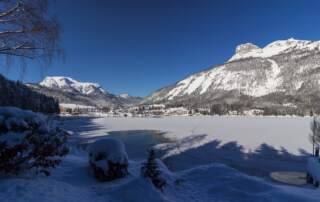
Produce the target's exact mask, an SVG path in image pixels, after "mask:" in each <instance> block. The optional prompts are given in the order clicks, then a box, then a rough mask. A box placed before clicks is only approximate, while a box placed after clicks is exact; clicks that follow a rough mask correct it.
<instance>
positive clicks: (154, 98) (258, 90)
mask: <svg viewBox="0 0 320 202" xmlns="http://www.w3.org/2000/svg"><path fill="white" fill-rule="evenodd" d="M319 83H320V41H306V40H296V39H292V38H290V39H288V40H279V41H275V42H272V43H270V44H268V45H267V46H265V47H264V48H259V47H258V46H256V45H254V44H251V43H246V44H242V45H239V46H237V48H236V51H235V54H234V55H233V56H232V57H231V58H230V59H229V60H228V61H227V62H226V63H224V64H222V65H217V66H214V67H211V68H210V69H208V70H205V71H202V72H199V73H196V74H193V75H190V76H188V77H187V78H185V79H183V80H182V81H179V82H177V83H176V84H174V85H171V86H169V87H165V88H162V89H160V90H158V91H156V92H154V93H153V94H151V95H150V96H148V97H147V98H146V99H145V100H144V102H153V103H154V102H156V103H171V104H172V103H175V104H184V105H210V104H212V103H215V102H217V103H221V102H224V103H227V104H232V103H237V104H244V100H245V101H246V102H247V101H248V99H249V98H250V101H251V102H253V103H251V105H252V107H263V105H269V106H270V105H278V106H283V105H284V104H287V102H290V103H291V102H292V103H293V104H294V105H299V104H300V105H310V104H316V103H315V101H317V100H319V101H320V99H318V98H319V94H318V92H320V87H319ZM275 94H277V95H275ZM240 98H242V99H240ZM243 98H246V99H243ZM279 99H280V100H279ZM268 103H269V104H268Z"/></svg>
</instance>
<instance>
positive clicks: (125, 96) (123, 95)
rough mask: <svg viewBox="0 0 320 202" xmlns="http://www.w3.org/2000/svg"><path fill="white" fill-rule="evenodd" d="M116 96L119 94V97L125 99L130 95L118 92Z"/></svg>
mask: <svg viewBox="0 0 320 202" xmlns="http://www.w3.org/2000/svg"><path fill="white" fill-rule="evenodd" d="M118 96H119V97H122V98H125V99H128V98H130V97H131V96H130V95H129V94H128V93H121V94H119V95H118Z"/></svg>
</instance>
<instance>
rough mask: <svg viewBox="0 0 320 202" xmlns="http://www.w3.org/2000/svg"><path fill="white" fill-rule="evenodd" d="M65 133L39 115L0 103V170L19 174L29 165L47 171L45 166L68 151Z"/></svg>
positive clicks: (40, 171)
mask: <svg viewBox="0 0 320 202" xmlns="http://www.w3.org/2000/svg"><path fill="white" fill-rule="evenodd" d="M67 137H68V134H67V133H66V132H65V131H63V130H62V129H60V128H58V127H56V126H53V124H50V123H49V122H48V121H47V120H46V117H45V116H43V115H40V114H36V113H34V112H31V111H26V110H21V109H19V108H15V107H0V172H4V173H11V174H19V173H20V172H21V171H23V170H30V169H33V170H35V171H36V172H37V173H44V174H46V175H49V174H50V172H49V168H51V167H55V166H56V165H58V164H59V163H60V161H61V160H60V158H59V157H61V156H63V155H66V154H67V153H68V148H67V147H66V141H67Z"/></svg>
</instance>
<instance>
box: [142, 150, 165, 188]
mask: <svg viewBox="0 0 320 202" xmlns="http://www.w3.org/2000/svg"><path fill="white" fill-rule="evenodd" d="M141 173H142V175H143V176H144V177H146V178H149V179H150V180H151V182H152V184H153V185H154V186H155V187H156V188H157V189H160V190H161V191H163V188H164V186H166V184H167V183H166V181H165V179H163V178H162V177H161V171H160V170H159V166H158V164H157V162H156V157H155V153H154V150H153V149H151V150H150V151H149V156H148V160H147V162H145V163H144V164H143V166H142V168H141Z"/></svg>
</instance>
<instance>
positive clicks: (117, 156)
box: [89, 138, 129, 181]
mask: <svg viewBox="0 0 320 202" xmlns="http://www.w3.org/2000/svg"><path fill="white" fill-rule="evenodd" d="M89 162H90V165H91V167H92V168H93V171H94V173H95V177H96V178H97V179H98V180H101V181H110V180H113V179H116V178H120V177H124V176H126V175H127V173H128V171H127V168H128V164H129V163H128V162H129V159H128V155H127V152H126V150H125V146H124V144H123V142H122V141H120V140H118V139H115V138H105V139H101V140H97V141H96V142H94V143H93V144H92V145H91V146H90V148H89Z"/></svg>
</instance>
